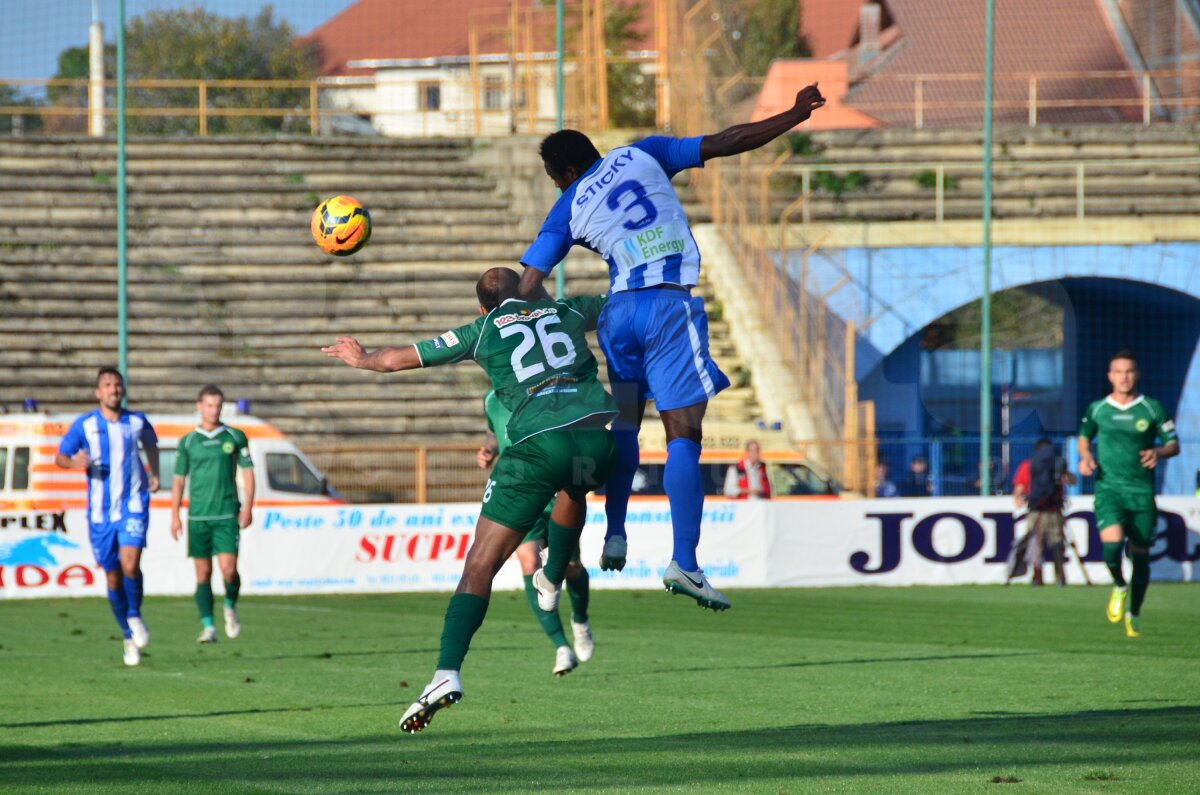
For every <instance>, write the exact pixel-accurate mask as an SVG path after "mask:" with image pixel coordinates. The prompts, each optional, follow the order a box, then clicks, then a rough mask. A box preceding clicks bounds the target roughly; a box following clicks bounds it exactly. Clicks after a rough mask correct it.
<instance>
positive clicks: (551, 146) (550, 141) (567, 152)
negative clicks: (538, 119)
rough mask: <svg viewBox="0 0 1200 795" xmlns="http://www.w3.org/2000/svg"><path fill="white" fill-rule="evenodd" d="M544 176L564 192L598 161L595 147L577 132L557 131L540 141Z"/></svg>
mask: <svg viewBox="0 0 1200 795" xmlns="http://www.w3.org/2000/svg"><path fill="white" fill-rule="evenodd" d="M538 154H539V155H541V156H542V165H544V166H545V167H546V176H548V177H550V179H551V180H552V181H553V182H554V184H555V185H556V186H557V187H558V189H559V190H566V189H567V188H569V187H571V183H573V182H574V181H575V180H577V179H579V178H580V177H582V176H583V173H584V172H585V171H587V170H588V169H589V168H591V166H592V163H595V162H596V161H597V160H599V159H600V153H599V152H598V151H596V145H595V144H593V143H592V140H591V139H590V138H588V137H587V136H586V135H584V134H583V133H581V132H579V131H578V130H559V131H558V132H552V133H550V134H549V135H547V136H546V137H545V138H543V139H542V145H541V147H539V148H538Z"/></svg>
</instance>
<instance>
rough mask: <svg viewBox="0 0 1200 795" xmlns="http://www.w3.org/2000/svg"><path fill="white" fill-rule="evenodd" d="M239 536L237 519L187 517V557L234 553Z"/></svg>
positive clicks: (209, 556)
mask: <svg viewBox="0 0 1200 795" xmlns="http://www.w3.org/2000/svg"><path fill="white" fill-rule="evenodd" d="M239 537H240V531H239V530H238V523H237V519H199V520H196V519H188V557H189V558H211V557H212V556H213V555H236V554H237V553H238V539H239Z"/></svg>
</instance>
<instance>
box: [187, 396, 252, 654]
mask: <svg viewBox="0 0 1200 795" xmlns="http://www.w3.org/2000/svg"><path fill="white" fill-rule="evenodd" d="M224 405H225V395H224V393H222V392H221V390H220V389H219V388H218V387H215V386H213V385H212V384H208V385H206V386H204V387H202V388H201V389H200V396H199V397H198V398H197V400H196V411H198V412H199V413H200V425H199V426H198V427H197V428H196V430H194V431H192V432H191V433H189V434H187V435H186V436H184V437H183V438H182V439H180V440H179V447H178V449H177V450H176V452H175V480H174V482H173V483H172V484H171V537H172V538H174V539H175V540H176V541H178V540H179V536H180V533H182V531H183V522H182V521H181V520H180V518H179V510H180V507H181V506H182V504H183V489H184V485H185V484H187V481H188V477H189V476H190V477H191V485H190V487H189V489H188V541H187V544H188V557H189V558H191V559H192V562H193V563H194V564H195V566H196V608H197V609H198V610H199V611H200V624H201V625H202V626H201V631H200V637H199V638H197V641H198V642H199V643H216V642H217V630H216V628H215V627H213V591H212V559H213V555H216V557H217V565H219V566H220V567H221V578H222V579H223V580H224V581H225V637H227V638H230V639H233V638H236V637H237V636H238V635H239V634H241V631H242V626H241V624H240V623H239V621H238V613H237V601H238V591H239V590H240V589H241V586H242V578H241V577H240V576H238V571H237V559H238V541H239V535H240V533H241V531H242V530H244V529H245V528H247V527H249V526H250V522H251V520H252V519H253V515H252V509H253V505H254V470H253V466H254V464H253V462H252V461H251V460H250V444H249V442H248V441H247V440H246V434H244V433H242V432H241V431H239V430H238V429H237V428H230V427H229V426H228V425H223V424H222V423H221V409H222V407H224ZM239 469H240V470H241V471H242V485H243V488H244V490H245V492H246V502H245V503H244V504H242V503H241V502H240V501H239V500H238V488H237V472H238V470H239Z"/></svg>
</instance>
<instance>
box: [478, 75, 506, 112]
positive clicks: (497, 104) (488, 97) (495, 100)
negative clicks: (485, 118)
mask: <svg viewBox="0 0 1200 795" xmlns="http://www.w3.org/2000/svg"><path fill="white" fill-rule="evenodd" d="M483 109H484V110H503V109H504V80H503V79H502V78H499V77H488V78H485V79H484V81H483Z"/></svg>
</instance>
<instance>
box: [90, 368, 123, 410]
mask: <svg viewBox="0 0 1200 795" xmlns="http://www.w3.org/2000/svg"><path fill="white" fill-rule="evenodd" d="M124 399H125V376H123V375H121V371H120V370H118V369H117V368H115V367H101V368H100V369H99V370H97V371H96V400H98V401H100V405H101V406H103V407H104V408H106V409H108V410H109V411H116V410H117V409H119V408H121V401H123V400H124Z"/></svg>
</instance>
